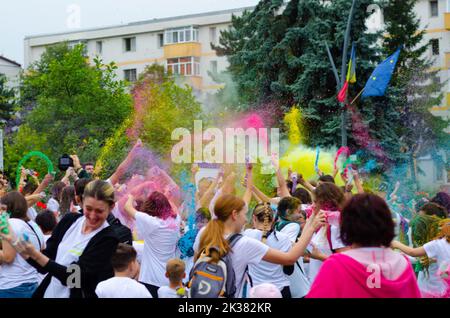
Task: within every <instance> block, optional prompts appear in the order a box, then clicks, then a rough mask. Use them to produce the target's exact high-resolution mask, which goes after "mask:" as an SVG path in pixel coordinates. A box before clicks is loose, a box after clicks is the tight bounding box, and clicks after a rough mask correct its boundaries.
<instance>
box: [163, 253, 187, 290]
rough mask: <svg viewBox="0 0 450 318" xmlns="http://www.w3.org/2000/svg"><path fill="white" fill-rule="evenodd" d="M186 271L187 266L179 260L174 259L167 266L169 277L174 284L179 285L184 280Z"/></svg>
mask: <svg viewBox="0 0 450 318" xmlns="http://www.w3.org/2000/svg"><path fill="white" fill-rule="evenodd" d="M185 270H186V265H185V264H184V262H183V261H182V260H181V259H178V258H172V259H170V260H169V261H168V262H167V264H166V272H167V276H168V277H169V281H170V282H171V283H173V284H177V283H179V282H181V281H182V280H183V276H184V272H185Z"/></svg>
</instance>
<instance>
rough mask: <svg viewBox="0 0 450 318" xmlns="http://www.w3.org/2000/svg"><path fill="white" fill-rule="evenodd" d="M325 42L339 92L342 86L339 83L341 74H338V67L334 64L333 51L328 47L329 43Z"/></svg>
mask: <svg viewBox="0 0 450 318" xmlns="http://www.w3.org/2000/svg"><path fill="white" fill-rule="evenodd" d="M324 42H325V47H326V49H327V53H328V58H329V59H330V63H331V68H332V69H333V74H334V77H335V78H336V90H337V92H339V87H340V86H341V82H340V81H339V74H338V71H337V68H336V65H335V64H334V60H333V56H332V55H331V51H330V48H329V46H328V43H327V41H324Z"/></svg>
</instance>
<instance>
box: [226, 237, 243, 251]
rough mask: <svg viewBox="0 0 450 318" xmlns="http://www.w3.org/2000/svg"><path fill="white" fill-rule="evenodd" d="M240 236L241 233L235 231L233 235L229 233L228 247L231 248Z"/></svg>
mask: <svg viewBox="0 0 450 318" xmlns="http://www.w3.org/2000/svg"><path fill="white" fill-rule="evenodd" d="M241 238H242V234H240V233H235V234H233V235H231V236H230V237H229V238H228V244H230V247H231V248H233V247H234V245H236V243H237V242H238V241H239V240H240V239H241Z"/></svg>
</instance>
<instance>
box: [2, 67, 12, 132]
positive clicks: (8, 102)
mask: <svg viewBox="0 0 450 318" xmlns="http://www.w3.org/2000/svg"><path fill="white" fill-rule="evenodd" d="M6 82H7V79H6V76H5V75H3V74H0V128H1V127H3V125H4V124H5V123H6V122H7V121H8V120H10V119H11V118H12V115H13V112H14V110H15V109H16V101H15V93H14V89H12V88H8V87H7V86H6Z"/></svg>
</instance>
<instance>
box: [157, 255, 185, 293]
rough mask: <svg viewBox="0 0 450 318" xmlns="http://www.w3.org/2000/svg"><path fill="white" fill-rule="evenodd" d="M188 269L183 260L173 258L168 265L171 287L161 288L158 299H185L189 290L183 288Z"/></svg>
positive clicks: (167, 274) (167, 271)
mask: <svg viewBox="0 0 450 318" xmlns="http://www.w3.org/2000/svg"><path fill="white" fill-rule="evenodd" d="M185 270H186V267H185V264H184V262H183V261H182V260H180V259H178V258H172V259H170V260H169V261H168V262H167V265H166V277H167V278H168V279H169V286H161V287H160V288H159V289H158V298H185V297H186V295H187V289H186V288H185V287H184V286H183V279H184V278H185V277H186V272H185Z"/></svg>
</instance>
